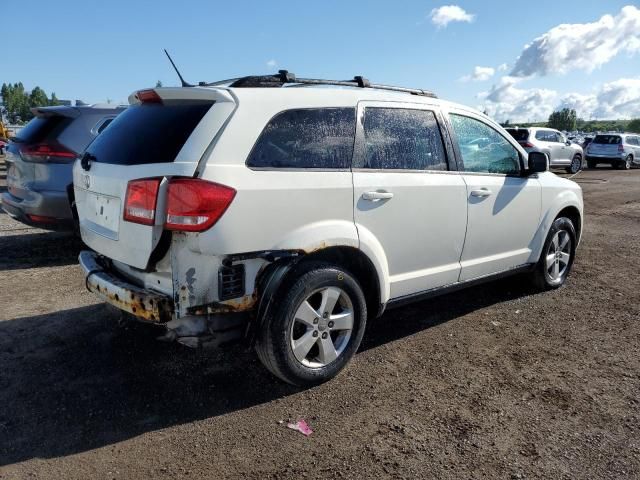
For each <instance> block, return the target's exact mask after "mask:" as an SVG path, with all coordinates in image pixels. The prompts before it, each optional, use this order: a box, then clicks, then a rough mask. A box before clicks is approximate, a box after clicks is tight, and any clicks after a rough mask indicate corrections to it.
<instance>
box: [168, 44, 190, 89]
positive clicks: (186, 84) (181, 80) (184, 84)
mask: <svg viewBox="0 0 640 480" xmlns="http://www.w3.org/2000/svg"><path fill="white" fill-rule="evenodd" d="M163 50H164V53H165V54H166V55H167V58H168V59H169V61H170V62H171V65H172V66H173V69H174V70H175V71H176V73H177V74H178V77H179V78H180V83H181V84H182V86H183V87H193V86H194V85H191V84H190V83H187V82H185V81H184V78H182V75H180V70H178V67H176V64H175V63H173V59H172V58H171V55H169V52H167V49H166V48H165V49H163Z"/></svg>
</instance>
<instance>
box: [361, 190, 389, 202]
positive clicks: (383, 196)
mask: <svg viewBox="0 0 640 480" xmlns="http://www.w3.org/2000/svg"><path fill="white" fill-rule="evenodd" d="M390 198H393V193H391V192H364V193H363V194H362V199H363V200H369V201H372V202H373V201H376V200H389V199H390Z"/></svg>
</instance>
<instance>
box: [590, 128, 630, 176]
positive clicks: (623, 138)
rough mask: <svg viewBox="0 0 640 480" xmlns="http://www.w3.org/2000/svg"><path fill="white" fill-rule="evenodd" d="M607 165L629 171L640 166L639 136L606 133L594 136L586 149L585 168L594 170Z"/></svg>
mask: <svg viewBox="0 0 640 480" xmlns="http://www.w3.org/2000/svg"><path fill="white" fill-rule="evenodd" d="M599 163H607V164H609V165H611V166H612V167H613V168H624V169H625V170H629V169H630V168H631V167H632V166H634V165H636V166H640V135H638V134H632V133H608V134H600V135H596V138H594V139H593V141H592V142H591V143H590V144H589V146H588V147H587V166H588V167H589V168H596V167H597V166H598V164H599Z"/></svg>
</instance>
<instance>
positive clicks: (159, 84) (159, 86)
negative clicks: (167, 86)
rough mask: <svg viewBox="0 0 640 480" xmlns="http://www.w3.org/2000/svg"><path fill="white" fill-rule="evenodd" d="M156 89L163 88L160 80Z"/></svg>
mask: <svg viewBox="0 0 640 480" xmlns="http://www.w3.org/2000/svg"><path fill="white" fill-rule="evenodd" d="M156 88H162V82H161V81H160V80H158V81H157V82H156Z"/></svg>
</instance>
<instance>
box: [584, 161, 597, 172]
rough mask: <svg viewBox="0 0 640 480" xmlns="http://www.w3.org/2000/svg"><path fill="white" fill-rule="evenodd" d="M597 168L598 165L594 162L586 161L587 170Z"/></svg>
mask: <svg viewBox="0 0 640 480" xmlns="http://www.w3.org/2000/svg"><path fill="white" fill-rule="evenodd" d="M597 166H598V164H597V163H596V162H594V161H593V160H587V168H589V169H590V170H593V169H594V168H596V167H597Z"/></svg>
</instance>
